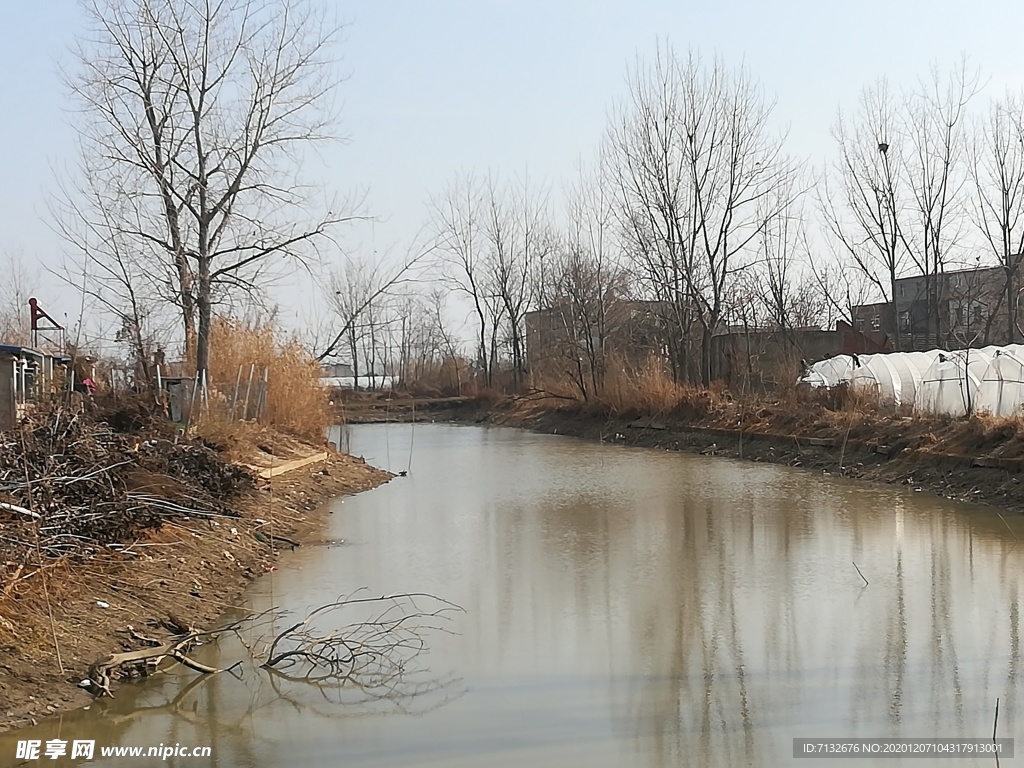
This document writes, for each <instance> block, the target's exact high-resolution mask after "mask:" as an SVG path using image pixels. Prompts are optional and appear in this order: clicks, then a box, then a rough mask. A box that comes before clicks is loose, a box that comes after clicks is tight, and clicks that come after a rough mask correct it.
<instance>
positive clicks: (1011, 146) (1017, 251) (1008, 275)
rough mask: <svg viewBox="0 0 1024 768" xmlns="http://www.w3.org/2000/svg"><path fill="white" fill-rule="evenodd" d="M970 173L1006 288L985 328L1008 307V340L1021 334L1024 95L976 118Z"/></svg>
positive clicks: (978, 219)
mask: <svg viewBox="0 0 1024 768" xmlns="http://www.w3.org/2000/svg"><path fill="white" fill-rule="evenodd" d="M970 173H971V181H972V182H973V187H974V189H973V193H974V205H973V210H972V213H973V219H974V223H975V225H976V226H977V228H978V230H979V231H980V232H981V234H982V237H983V238H984V240H985V242H986V243H987V244H988V247H989V249H990V250H991V252H992V254H993V255H994V256H995V258H996V263H998V264H999V265H1000V266H1001V267H1002V268H1003V273H1004V278H1003V290H1002V292H1001V296H1000V297H999V299H998V303H997V304H996V305H995V306H993V307H991V308H990V310H991V311H990V312H989V313H988V317H987V318H986V332H985V335H986V337H988V336H989V335H990V333H991V328H992V323H993V321H994V320H995V318H996V317H997V316H998V309H999V304H1001V303H1003V302H1005V306H1006V343H1007V344H1013V343H1015V342H1016V341H1017V340H1018V339H1019V338H1020V331H1019V329H1018V311H1019V309H1018V306H1019V302H1018V292H1017V285H1018V283H1019V272H1020V264H1021V259H1022V258H1024V95H1022V94H1021V93H1020V92H1017V93H1007V94H1006V95H1005V96H1004V97H1003V98H1002V99H999V100H995V101H993V102H992V104H991V105H990V107H989V111H988V114H987V115H986V116H985V117H983V118H982V119H980V120H978V121H977V123H976V125H975V129H974V135H973V140H972V141H971V142H970Z"/></svg>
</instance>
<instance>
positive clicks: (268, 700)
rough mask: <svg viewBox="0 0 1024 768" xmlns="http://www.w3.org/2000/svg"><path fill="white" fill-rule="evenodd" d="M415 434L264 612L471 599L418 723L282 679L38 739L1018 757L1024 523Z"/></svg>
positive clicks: (514, 758) (873, 492)
mask: <svg viewBox="0 0 1024 768" xmlns="http://www.w3.org/2000/svg"><path fill="white" fill-rule="evenodd" d="M412 429H413V428H412V427H410V426H408V425H398V426H396V425H388V426H383V425H382V426H372V427H371V426H368V427H359V428H355V429H354V430H353V431H352V432H351V434H350V435H349V439H350V440H351V444H350V447H351V448H352V450H353V451H354V452H355V453H357V454H362V455H364V456H365V457H366V458H367V460H368V461H370V462H371V463H377V464H382V465H385V466H387V465H388V464H389V463H390V465H391V468H392V469H395V470H398V469H407V468H408V469H410V470H411V471H410V474H409V477H406V478H400V479H396V480H395V481H393V482H392V483H390V484H389V485H387V486H385V487H383V488H381V489H378V490H377V491H374V492H372V493H370V494H366V495H363V496H360V497H357V498H353V499H347V500H345V502H344V503H343V504H340V503H339V504H338V506H337V510H338V512H339V514H335V515H334V516H333V517H332V518H331V520H330V524H331V526H332V530H331V531H330V532H329V534H328V535H330V536H332V537H338V538H345V539H346V540H347V541H348V542H349V544H348V545H346V546H344V547H339V548H333V549H324V548H316V549H313V548H311V549H309V550H300V551H298V552H296V553H295V555H294V557H293V559H292V560H291V561H290V564H289V567H288V568H286V569H284V570H283V571H281V572H280V573H278V574H275V576H274V578H273V580H271V579H265V580H263V581H261V582H259V583H258V584H257V585H255V587H254V590H253V592H252V594H251V600H252V604H253V605H254V606H255V607H256V608H261V607H265V606H267V605H270V604H284V605H285V607H287V608H289V609H291V610H293V611H295V612H297V613H300V612H301V611H303V610H305V609H307V608H308V607H310V606H314V605H317V604H319V603H322V602H327V601H329V600H332V599H334V598H336V597H337V595H338V594H339V593H342V592H347V591H351V590H352V589H355V588H358V587H360V586H367V587H369V588H370V589H371V590H372V591H373V592H374V593H384V592H395V591H408V590H418V591H426V592H433V593H436V594H439V595H442V596H444V597H445V598H448V599H450V600H453V601H455V602H457V603H459V604H460V605H462V606H463V607H464V608H465V609H466V611H467V613H466V614H465V615H464V616H462V617H461V618H460V620H459V622H458V626H457V629H458V631H459V634H458V635H456V636H440V637H437V638H435V639H434V640H433V641H432V646H431V651H430V653H429V655H428V657H427V659H426V666H427V667H429V674H430V675H431V676H432V678H431V679H434V680H437V681H444V685H443V686H441V689H439V690H437V691H434V692H433V693H432V694H431V695H430V696H426V697H424V698H422V699H414V700H413V701H411V702H410V706H408V707H403V708H402V709H403V710H408V711H411V712H412V713H414V714H411V715H409V716H399V717H396V716H394V712H395V710H394V708H393V707H386V708H381V707H377V706H369V707H367V706H363V705H353V704H352V703H351V702H348V703H340V702H337V701H333V700H331V699H330V698H329V697H324V696H322V695H321V694H320V693H318V692H317V691H316V690H315V689H310V688H308V687H305V688H304V687H293V686H286V687H285V688H284V689H282V688H281V687H280V686H279V685H278V682H279V681H276V680H274V679H272V678H267V677H266V676H265V675H254V676H247V678H246V680H245V681H244V682H243V683H238V682H236V681H234V680H231V679H230V678H222V679H215V680H210V681H208V682H206V683H203V684H200V685H197V686H196V687H195V688H193V689H192V690H190V691H187V692H185V695H184V696H181V695H178V694H180V693H181V685H182V684H183V682H184V681H187V680H192V679H193V678H192V676H191V675H188V676H182V677H181V678H180V679H177V678H174V679H169V680H165V681H163V682H159V683H156V684H153V685H151V686H147V687H146V688H143V689H141V690H140V691H139V692H137V693H136V694H134V695H133V694H129V693H124V692H122V693H121V694H120V695H119V699H118V701H116V702H114V703H112V704H108V705H104V706H103V707H102V708H101V707H94V709H93V710H92V711H90V712H89V713H86V714H85V716H84V717H78V718H66V719H65V721H64V723H63V724H62V725H61V724H52V725H47V726H45V727H43V728H41V729H39V731H40V732H46V729H49V732H53V731H54V729H58V728H63V729H64V732H68V731H69V729H76V731H81V732H83V733H88V732H90V729H91V732H92V733H96V732H97V730H98V729H105V730H104V733H105V734H106V735H107V736H108V737H109V740H110V741H113V742H116V743H124V744H128V743H130V744H145V743H158V742H161V741H162V742H164V743H173V741H178V742H180V743H183V744H184V743H197V744H211V745H213V746H214V747H215V749H214V755H215V758H214V762H212V763H211V764H214V765H225V766H227V765H231V766H235V765H238V766H254V767H255V766H260V767H261V768H262V767H263V766H277V765H281V764H288V763H292V764H301V765H309V766H328V765H331V766H333V765H338V764H344V765H354V766H405V765H410V766H442V765H443V766H461V765H465V766H470V765H473V766H476V765H481V764H487V765H499V766H501V765H507V766H513V765H515V766H518V765H523V764H527V763H532V764H534V765H537V766H572V765H581V766H582V765H587V766H605V765H607V766H619V765H637V766H651V767H652V768H653V767H655V766H657V767H659V768H661V767H666V768H667V766H677V765H681V766H690V765H692V766H735V765H748V766H776V765H780V764H788V762H789V760H790V759H791V757H790V755H791V754H792V739H793V738H795V737H805V738H806V737H835V736H850V737H881V736H893V737H928V736H961V737H983V736H985V735H986V734H987V733H990V732H991V727H992V710H993V706H994V703H995V699H996V697H997V696H998V697H1001V699H1002V705H1001V707H1000V725H999V728H1000V735H1004V736H1012V735H1015V728H1016V719H1015V710H1016V703H1017V701H1018V698H1017V687H1018V682H1019V678H1020V670H1019V662H1018V653H1019V651H1020V638H1019V631H1018V617H1019V593H1020V579H1021V578H1022V576H1021V574H1022V573H1024V569H1022V567H1021V566H1022V562H1021V548H1020V546H1019V544H1018V539H1019V537H1020V536H1022V535H1024V526H1022V525H1021V523H1020V521H1019V520H1018V519H1016V518H1011V517H1009V516H1005V518H1006V519H1005V520H1004V519H1001V518H1000V517H999V516H998V515H997V514H995V513H994V512H992V511H989V510H985V509H981V508H967V507H958V506H956V505H953V504H951V503H946V502H943V501H939V500H935V499H933V498H930V497H927V496H925V495H923V494H914V493H912V492H906V491H903V490H897V489H889V488H876V487H871V486H865V485H857V484H854V483H848V482H844V481H839V480H835V479H831V478H822V477H816V476H814V475H811V474H808V473H803V472H797V471H792V470H787V469H783V468H778V467H771V466H762V465H759V464H746V463H738V462H728V461H723V460H718V459H708V458H703V457H692V456H684V455H677V454H669V453H663V452H658V451H639V450H631V449H624V448H622V447H615V446H603V445H597V444H590V443H584V442H577V441H573V440H569V439H563V438H557V437H550V436H539V435H530V434H526V433H520V432H515V431H511V430H500V429H482V428H463V427H450V426H439V425H438V426H427V425H417V426H416V427H415V434H413V433H412V432H411V430H412ZM412 446H414V453H413V455H412V456H411V457H410V455H409V450H410V447H412ZM854 563H856V564H857V567H859V568H860V569H861V571H862V572H863V574H864V577H865V578H866V579H867V580H868V582H869V583H868V584H867V585H865V583H864V580H863V579H862V578H861V576H860V575H859V574H858V572H857V569H856V568H855V567H854ZM218 651H219V652H220V653H221V654H228V655H230V653H231V652H232V651H231V649H225V648H220V649H218ZM463 694H464V695H463ZM176 695H178V701H174V702H173V703H168V702H172V701H173V700H174V699H175V696H176ZM143 707H149V708H148V709H139V708H143ZM133 711H136V712H137V713H136V714H135V715H133V714H132V712H133ZM94 737H95V736H94ZM96 738H98V737H96ZM0 750H3V751H2V752H0V754H13V748H10V749H8V743H7V742H4V743H2V744H0ZM813 763H814V761H812V760H803V761H800V764H801V765H807V766H810V765H812V764H813ZM98 764H101V765H102V764H103V763H102V762H100V763H98ZM111 764H112V765H113V764H115V762H113V761H112V762H111ZM173 764H174V763H173V761H168V765H173ZM181 764H182V765H185V764H186V763H185V762H182V763H181ZM187 764H188V765H196V762H195V761H194V760H193V761H189V762H188V763H187ZM870 764H871V763H870V762H869V761H860V762H858V765H870ZM894 764H895V765H898V764H899V762H898V761H897V762H895V763H894V762H893V761H891V760H886V761H879V765H886V766H891V765H894ZM911 764H913V765H916V764H919V763H911ZM958 764H962V765H969V764H972V763H971V761H961V762H960V763H958ZM976 764H979V765H981V764H985V765H988V764H989V761H980V760H979V761H976Z"/></svg>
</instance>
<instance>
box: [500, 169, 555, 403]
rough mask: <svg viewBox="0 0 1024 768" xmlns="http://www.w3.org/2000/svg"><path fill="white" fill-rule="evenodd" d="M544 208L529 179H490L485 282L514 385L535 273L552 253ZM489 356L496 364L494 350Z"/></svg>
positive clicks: (521, 370) (522, 364) (522, 368)
mask: <svg viewBox="0 0 1024 768" xmlns="http://www.w3.org/2000/svg"><path fill="white" fill-rule="evenodd" d="M544 208H545V202H544V200H543V199H539V198H536V197H535V196H534V195H533V193H532V190H531V189H530V187H529V182H528V180H527V179H523V180H522V181H521V182H520V183H519V184H516V185H507V186H504V187H501V186H499V185H498V184H497V183H496V182H495V180H494V179H491V180H490V183H489V184H488V186H487V189H486V202H485V211H486V213H485V217H486V218H485V223H484V228H483V229H484V236H485V239H486V242H487V248H488V251H487V258H486V272H487V275H488V279H487V284H488V285H490V286H492V290H493V293H494V297H495V298H496V299H497V301H498V302H499V303H500V307H501V317H502V318H503V319H504V323H505V326H504V331H505V333H506V335H507V339H506V341H507V344H508V348H509V352H510V353H511V362H512V375H513V381H514V384H515V385H516V386H518V385H519V384H520V383H521V382H522V377H523V374H525V372H526V313H527V311H528V310H529V309H531V307H532V306H533V304H534V300H535V298H536V296H535V292H534V291H535V288H536V285H537V279H536V273H537V272H539V270H540V266H541V264H542V263H543V262H544V260H545V259H546V258H547V257H548V256H550V254H551V253H552V252H553V251H554V243H555V238H554V235H553V233H552V230H551V227H550V225H549V224H548V222H547V220H546V215H545V210H544ZM492 314H493V313H492ZM495 327H496V326H492V330H493V328H495ZM491 357H492V362H493V357H494V355H493V348H492V355H491Z"/></svg>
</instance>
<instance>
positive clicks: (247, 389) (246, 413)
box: [242, 363, 256, 421]
mask: <svg viewBox="0 0 1024 768" xmlns="http://www.w3.org/2000/svg"><path fill="white" fill-rule="evenodd" d="M255 371H256V363H252V364H251V365H250V366H249V383H248V384H247V385H246V387H245V410H244V411H242V420H243V421H244V420H245V419H248V418H249V394H250V393H251V392H252V375H253V373H254V372H255Z"/></svg>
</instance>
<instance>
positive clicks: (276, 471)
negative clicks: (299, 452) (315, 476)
mask: <svg viewBox="0 0 1024 768" xmlns="http://www.w3.org/2000/svg"><path fill="white" fill-rule="evenodd" d="M318 461H327V452H326V451H325V452H323V453H316V454H313V455H312V456H307V457H306V458H304V459H295V460H293V461H286V462H285V463H284V464H278V465H277V466H276V467H264V468H263V469H257V471H256V474H258V475H259V476H260V477H262V478H263V479H264V480H269V479H270V478H272V477H277V476H278V475H283V474H284V473H285V472H291V471H292V470H293V469H299V468H300V467H305V466H307V465H309V464H314V463H316V462H318ZM253 469H256V467H253Z"/></svg>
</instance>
